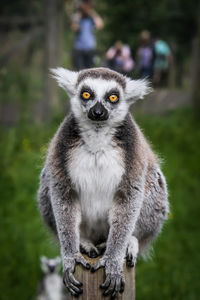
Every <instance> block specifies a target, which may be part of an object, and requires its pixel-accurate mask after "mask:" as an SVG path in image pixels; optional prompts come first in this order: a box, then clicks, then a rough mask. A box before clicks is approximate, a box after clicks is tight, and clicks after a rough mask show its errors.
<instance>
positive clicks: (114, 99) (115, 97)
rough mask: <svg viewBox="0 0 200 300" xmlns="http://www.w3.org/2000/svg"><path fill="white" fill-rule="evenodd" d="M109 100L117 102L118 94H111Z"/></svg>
mask: <svg viewBox="0 0 200 300" xmlns="http://www.w3.org/2000/svg"><path fill="white" fill-rule="evenodd" d="M109 100H110V102H116V101H117V100H118V96H117V95H115V94H113V95H110V96H109Z"/></svg>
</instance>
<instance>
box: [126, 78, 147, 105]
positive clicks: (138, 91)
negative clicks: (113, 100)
mask: <svg viewBox="0 0 200 300" xmlns="http://www.w3.org/2000/svg"><path fill="white" fill-rule="evenodd" d="M152 91H153V89H152V88H151V87H150V86H149V81H147V80H146V79H139V80H131V79H130V78H127V80H126V90H125V97H126V100H127V101H128V102H130V104H132V103H134V102H135V101H136V100H138V99H143V98H144V96H145V95H147V94H149V93H151V92H152Z"/></svg>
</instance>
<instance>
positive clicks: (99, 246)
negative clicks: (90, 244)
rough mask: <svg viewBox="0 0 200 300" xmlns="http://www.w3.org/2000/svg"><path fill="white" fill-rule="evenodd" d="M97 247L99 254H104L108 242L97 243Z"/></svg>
mask: <svg viewBox="0 0 200 300" xmlns="http://www.w3.org/2000/svg"><path fill="white" fill-rule="evenodd" d="M96 247H97V249H98V251H99V255H103V254H104V252H105V250H106V242H103V243H101V244H97V246H96Z"/></svg>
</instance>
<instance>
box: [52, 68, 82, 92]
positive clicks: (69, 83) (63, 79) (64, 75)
mask: <svg viewBox="0 0 200 300" xmlns="http://www.w3.org/2000/svg"><path fill="white" fill-rule="evenodd" d="M50 71H51V74H52V77H53V78H55V79H56V81H57V82H58V85H59V86H60V87H62V88H63V89H64V90H65V91H67V93H68V94H69V96H73V95H74V93H75V90H76V88H75V86H76V82H77V78H78V72H73V71H70V70H67V69H64V68H56V69H50Z"/></svg>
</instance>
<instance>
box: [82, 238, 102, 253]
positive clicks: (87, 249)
mask: <svg viewBox="0 0 200 300" xmlns="http://www.w3.org/2000/svg"><path fill="white" fill-rule="evenodd" d="M80 252H81V253H82V254H87V255H88V256H89V257H91V258H95V257H97V256H99V255H100V253H99V250H98V249H97V247H95V245H94V244H93V243H92V242H90V241H88V240H87V239H84V238H81V240H80Z"/></svg>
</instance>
